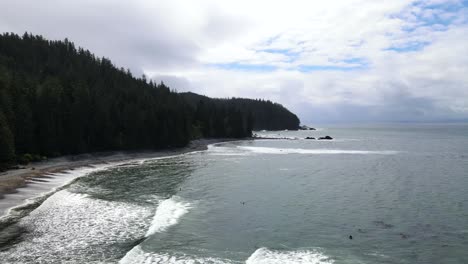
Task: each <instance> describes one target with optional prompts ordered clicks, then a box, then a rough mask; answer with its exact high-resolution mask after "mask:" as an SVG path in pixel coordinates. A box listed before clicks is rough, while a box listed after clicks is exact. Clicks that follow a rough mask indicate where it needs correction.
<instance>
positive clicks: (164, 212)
mask: <svg viewBox="0 0 468 264" xmlns="http://www.w3.org/2000/svg"><path fill="white" fill-rule="evenodd" d="M190 208H191V204H190V203H188V202H186V201H184V200H183V199H182V198H180V197H178V196H172V197H171V198H170V199H166V200H164V201H162V202H161V203H160V204H159V205H158V208H157V209H156V213H155V214H154V218H153V222H152V223H151V226H150V228H149V229H148V232H147V233H146V237H148V236H151V235H153V234H155V233H159V232H163V231H165V230H166V229H167V228H168V227H170V226H172V225H175V224H177V223H178V222H179V219H180V217H182V216H183V215H184V214H186V213H187V212H188V211H189V209H190Z"/></svg>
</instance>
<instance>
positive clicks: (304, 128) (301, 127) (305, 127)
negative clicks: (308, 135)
mask: <svg viewBox="0 0 468 264" xmlns="http://www.w3.org/2000/svg"><path fill="white" fill-rule="evenodd" d="M299 130H315V128H313V127H308V126H306V125H303V126H300V127H299Z"/></svg>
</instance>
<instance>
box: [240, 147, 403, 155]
mask: <svg viewBox="0 0 468 264" xmlns="http://www.w3.org/2000/svg"><path fill="white" fill-rule="evenodd" d="M237 148H239V149H242V150H247V151H250V152H253V153H262V154H381V155H392V154H396V153H398V152H397V151H392V150H384V151H371V150H345V149H298V148H267V147H246V146H237Z"/></svg>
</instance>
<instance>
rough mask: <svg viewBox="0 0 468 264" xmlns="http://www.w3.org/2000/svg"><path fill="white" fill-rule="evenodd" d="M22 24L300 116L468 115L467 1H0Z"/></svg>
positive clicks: (425, 118)
mask: <svg viewBox="0 0 468 264" xmlns="http://www.w3.org/2000/svg"><path fill="white" fill-rule="evenodd" d="M25 31H27V32H30V33H33V34H40V35H43V36H44V37H46V38H49V39H64V38H68V39H69V40H71V41H73V42H74V43H75V44H76V45H77V46H81V47H84V48H86V49H89V50H90V51H91V52H93V53H95V54H96V55H98V56H104V57H107V58H110V59H111V60H112V61H113V62H114V64H115V65H116V66H118V67H124V68H129V69H130V70H131V71H132V72H133V73H134V74H135V75H137V76H141V75H142V74H145V75H146V76H147V77H148V78H151V79H153V80H155V81H158V82H159V81H161V80H162V81H164V82H165V83H166V84H167V85H169V86H170V87H171V88H173V89H176V90H177V91H179V92H185V91H192V92H196V93H200V94H204V95H207V96H211V97H223V98H225V97H247V98H264V99H269V100H272V101H275V102H279V103H281V104H283V105H284V106H286V107H287V108H289V109H290V110H291V111H293V112H294V113H296V114H297V115H298V116H299V118H300V119H301V121H302V123H305V124H318V123H335V122H338V123H340V122H341V123H357V122H440V121H460V120H465V121H466V120H468V0H463V1H462V0H427V1H420V0H418V1H412V0H389V1H375V0H327V1H314V0H304V1H303V0H288V1H274V0H270V1H263V0H258V1H256V0H249V1H247V0H237V1H220V0H199V1H188V0H183V1H182V0H152V1H151V0H133V1H120V0H80V1H75V0H69V1H60V0H41V1H36V0H30V1H25V0H15V1H2V2H1V3H0V32H15V33H18V34H22V33H24V32H25Z"/></svg>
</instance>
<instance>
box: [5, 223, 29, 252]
mask: <svg viewBox="0 0 468 264" xmlns="http://www.w3.org/2000/svg"><path fill="white" fill-rule="evenodd" d="M24 233H26V229H25V228H24V227H20V226H18V225H17V224H11V225H9V226H6V227H4V228H2V229H0V250H1V251H4V250H7V249H9V248H10V247H12V246H13V245H15V244H17V243H19V242H21V237H22V235H23V234H24Z"/></svg>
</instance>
